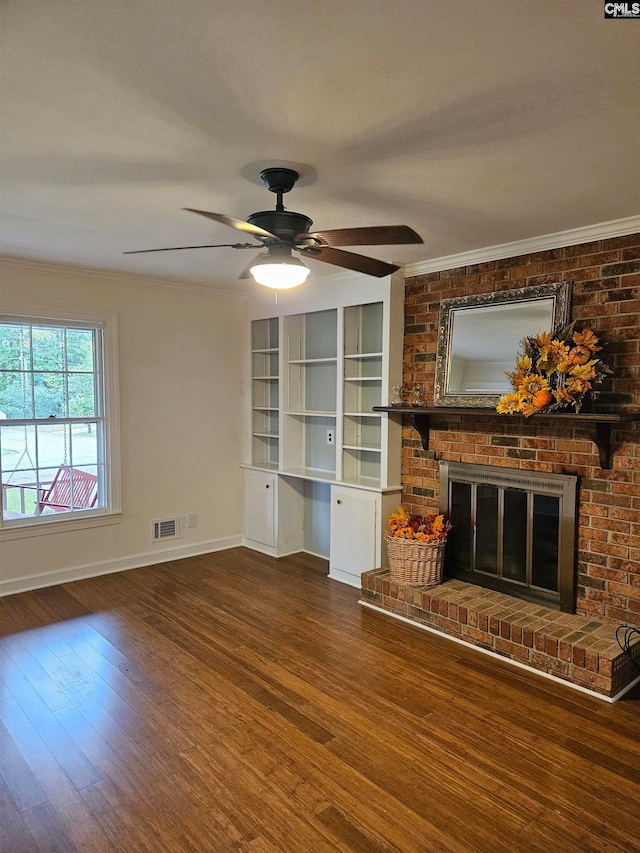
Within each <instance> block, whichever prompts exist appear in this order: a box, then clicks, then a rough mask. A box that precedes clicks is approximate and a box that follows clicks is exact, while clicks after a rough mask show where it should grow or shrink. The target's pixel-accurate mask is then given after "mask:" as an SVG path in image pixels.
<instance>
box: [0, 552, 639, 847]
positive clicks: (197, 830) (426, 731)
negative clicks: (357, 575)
mask: <svg viewBox="0 0 640 853" xmlns="http://www.w3.org/2000/svg"><path fill="white" fill-rule="evenodd" d="M326 571H327V564H326V562H325V561H323V560H320V559H318V558H315V557H310V556H308V555H293V556H292V557H287V558H283V559H280V560H277V559H274V558H270V557H265V556H263V555H260V554H257V553H255V552H250V551H247V550H245V549H243V548H237V549H231V550H229V551H226V552H219V553H215V554H208V555H202V556H199V557H194V558H189V559H187V560H182V561H176V562H173V563H166V564H162V565H160V566H151V567H146V568H143V569H139V570H134V571H130V572H123V573H121V574H113V575H106V576H103V577H98V578H92V579H88V580H84V581H78V582H76V583H69V584H63V585H61V586H59V587H51V588H46V589H42V590H35V591H33V592H29V593H24V594H19V595H17V596H10V597H7V598H5V599H0V637H2V638H3V639H2V640H0V727H1V728H0V734H1V735H2V738H3V739H2V742H1V743H0V748H1V752H2V755H1V757H2V759H3V761H4V764H3V767H4V771H5V775H2V776H1V777H0V851H2V853H5V848H6V850H7V851H8V853H14V850H25V851H27V853H33V851H34V850H37V851H38V853H42V851H45V850H50V851H56V850H61V849H62V850H64V851H65V853H75V851H76V850H78V851H79V850H82V851H87V853H160V851H162V853H191V851H193V853H274V851H277V853H316V852H317V853H336V851H340V853H383V851H384V853H506V851H509V853H640V843H639V842H638V838H639V837H640V774H638V772H637V770H638V765H639V763H640V762H639V759H640V689H637V688H636V689H634V691H632V692H631V694H630V695H629V696H628V698H627V699H626V700H625V701H623V702H621V703H619V704H618V705H616V706H609V705H606V704H604V703H602V702H599V701H598V700H595V699H593V698H591V697H588V696H584V695H581V694H579V693H576V692H573V691H571V690H570V689H568V688H566V687H564V686H562V685H558V684H554V683H551V682H546V681H544V680H542V679H540V678H538V677H536V676H535V675H530V674H528V673H526V672H521V671H518V670H514V669H513V668H511V667H508V666H506V665H504V664H502V663H501V662H499V661H493V660H489V659H488V658H484V657H483V656H481V655H479V654H478V653H477V652H475V651H472V650H468V649H465V648H463V647H460V646H456V645H454V644H452V643H450V642H448V641H446V640H444V639H441V638H439V637H437V636H434V635H431V634H427V633H425V632H421V631H419V630H416V629H415V628H412V627H411V626H407V625H404V624H402V623H399V622H397V621H394V620H390V619H387V618H385V617H384V616H381V615H380V614H377V613H373V612H371V611H366V610H364V609H363V608H360V607H359V606H358V603H357V602H358V592H357V590H354V589H351V588H349V587H345V586H343V585H341V584H337V583H335V582H332V581H330V580H328V579H327V578H326ZM3 785H4V787H3Z"/></svg>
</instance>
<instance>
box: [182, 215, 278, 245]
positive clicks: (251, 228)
mask: <svg viewBox="0 0 640 853" xmlns="http://www.w3.org/2000/svg"><path fill="white" fill-rule="evenodd" d="M182 209H183V210H188V211H189V213H198V214H200V216H206V217H207V218H208V219H213V220H214V221H215V222H221V223H222V224H223V225H230V226H231V228H237V229H238V231H246V232H247V234H253V235H254V236H255V237H268V238H269V239H272V240H277V239H278V237H277V236H276V235H275V234H272V233H271V232H270V231H265V229H264V228H259V227H258V226H257V225H252V224H251V223H250V222H245V221H244V219H234V217H233V216H225V214H224V213H209V211H208V210H195V209H194V208H193V207H183V208H182Z"/></svg>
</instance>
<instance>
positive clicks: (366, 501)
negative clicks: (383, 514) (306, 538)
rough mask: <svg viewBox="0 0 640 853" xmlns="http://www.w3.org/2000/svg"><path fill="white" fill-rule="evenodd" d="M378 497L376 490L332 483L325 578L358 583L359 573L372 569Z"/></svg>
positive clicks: (354, 584)
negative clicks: (333, 484)
mask: <svg viewBox="0 0 640 853" xmlns="http://www.w3.org/2000/svg"><path fill="white" fill-rule="evenodd" d="M379 512H380V499H379V495H378V494H377V493H376V492H367V491H362V490H359V489H349V488H345V487H342V486H333V487H332V489H331V545H330V557H329V577H332V578H335V580H340V581H343V582H344V583H348V584H350V585H351V586H357V587H359V586H360V575H361V574H362V572H367V571H369V570H370V569H375V568H376V544H377V537H378V526H379V518H378V516H379Z"/></svg>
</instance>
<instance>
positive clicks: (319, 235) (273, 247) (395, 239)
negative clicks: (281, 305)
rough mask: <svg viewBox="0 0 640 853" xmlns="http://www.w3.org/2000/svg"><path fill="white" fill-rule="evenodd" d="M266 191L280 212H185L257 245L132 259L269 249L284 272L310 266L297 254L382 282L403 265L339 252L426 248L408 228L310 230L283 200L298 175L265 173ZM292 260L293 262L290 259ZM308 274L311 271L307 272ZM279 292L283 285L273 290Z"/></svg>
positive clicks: (261, 261)
mask: <svg viewBox="0 0 640 853" xmlns="http://www.w3.org/2000/svg"><path fill="white" fill-rule="evenodd" d="M260 177H261V178H262V180H263V182H264V185H265V187H266V188H267V189H268V190H269V191H270V192H272V193H275V194H276V197H277V201H276V209H275V210H261V211H258V212H257V213H252V214H251V215H250V216H248V217H247V219H246V220H243V219H235V218H234V217H232V216H226V215H225V214H222V213H210V212H209V211H207V210H196V209H195V208H192V207H185V208H184V210H188V211H189V212H190V213H197V214H198V215H200V216H206V217H207V218H208V219H213V220H214V221H215V222H219V223H221V224H223V225H228V226H230V227H231V228H235V229H236V230H238V231H244V232H245V234H247V235H249V236H251V237H253V238H254V240H256V241H257V242H255V243H216V244H208V245H205V246H174V247H171V248H166V249H138V250H137V251H135V252H125V254H127V255H134V254H140V253H143V252H169V251H176V250H179V249H215V248H222V247H229V248H233V249H263V250H264V249H267V250H268V256H271V257H272V258H273V262H275V261H278V259H279V263H280V265H281V266H282V265H283V264H284V265H286V264H287V263H288V264H290V265H293V266H297V267H300V266H301V267H303V268H304V264H302V263H301V261H300V260H299V259H298V258H293V257H292V256H291V253H292V251H296V252H299V253H300V254H301V255H303V256H304V255H307V256H308V257H312V258H313V259H314V260H317V261H323V262H324V263H327V264H332V265H334V266H337V267H342V268H343V269H350V270H354V271H356V272H361V273H365V275H373V276H376V277H378V278H380V277H382V276H385V275H390V274H391V273H392V272H395V271H396V270H397V269H399V267H398V265H397V264H389V263H386V262H385V261H380V260H378V259H377V258H369V257H366V256H365V255H360V254H355V253H353V252H345V251H343V250H342V249H338V248H336V247H337V246H385V245H391V244H398V245H400V244H408V243H422V238H421V237H420V236H419V235H418V234H416V232H415V231H413V229H411V228H409V227H408V226H407V225H373V226H369V227H364V228H338V229H333V230H331V231H314V232H313V233H311V232H310V231H309V229H310V228H311V226H312V225H313V220H311V219H310V218H309V217H308V216H305V215H304V214H303V213H294V212H293V211H290V210H285V209H284V205H283V203H282V196H283V195H284V194H285V193H288V192H290V191H291V190H292V189H293V187H294V186H295V183H296V181H297V180H298V178H299V177H300V176H299V174H298V172H296V171H295V170H294V169H286V168H280V167H271V168H268V169H263V170H262V171H261V172H260ZM268 256H267V257H265V253H264V251H263V253H262V254H261V255H260V256H259V257H258V258H257V259H255V260H254V261H253V262H252V263H251V264H250V265H249V266H248V267H247V268H245V269H244V270H243V272H241V273H240V278H248V277H249V275H250V274H252V275H254V277H255V272H254V268H255V265H256V264H261V265H263V266H264V265H265V264H268V263H269V260H268ZM287 258H288V259H289V260H288V261H287V260H286V259H287ZM307 273H308V270H307ZM272 286H274V287H277V286H278V285H277V284H274V285H272ZM283 286H284V285H283Z"/></svg>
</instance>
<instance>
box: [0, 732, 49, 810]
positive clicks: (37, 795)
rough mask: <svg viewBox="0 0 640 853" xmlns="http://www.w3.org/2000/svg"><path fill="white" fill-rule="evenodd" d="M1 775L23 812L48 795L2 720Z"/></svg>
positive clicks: (41, 801)
mask: <svg viewBox="0 0 640 853" xmlns="http://www.w3.org/2000/svg"><path fill="white" fill-rule="evenodd" d="M0 776H2V778H3V780H4V783H5V785H6V786H7V788H8V790H9V792H10V793H11V796H12V797H13V799H14V801H15V803H16V805H17V807H18V809H19V810H20V811H21V812H25V811H28V810H29V809H32V808H34V807H35V806H38V805H42V803H46V802H47V800H48V797H47V795H46V794H45V792H44V791H43V789H42V786H41V785H40V783H39V781H38V780H37V779H36V777H35V775H34V773H33V772H32V770H31V768H30V767H29V765H28V764H27V762H26V761H25V759H24V757H23V755H22V753H21V752H20V750H19V749H18V747H17V746H16V744H15V742H14V740H13V738H12V737H11V735H10V734H9V732H8V731H7V728H6V726H5V725H4V723H2V722H0Z"/></svg>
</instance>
